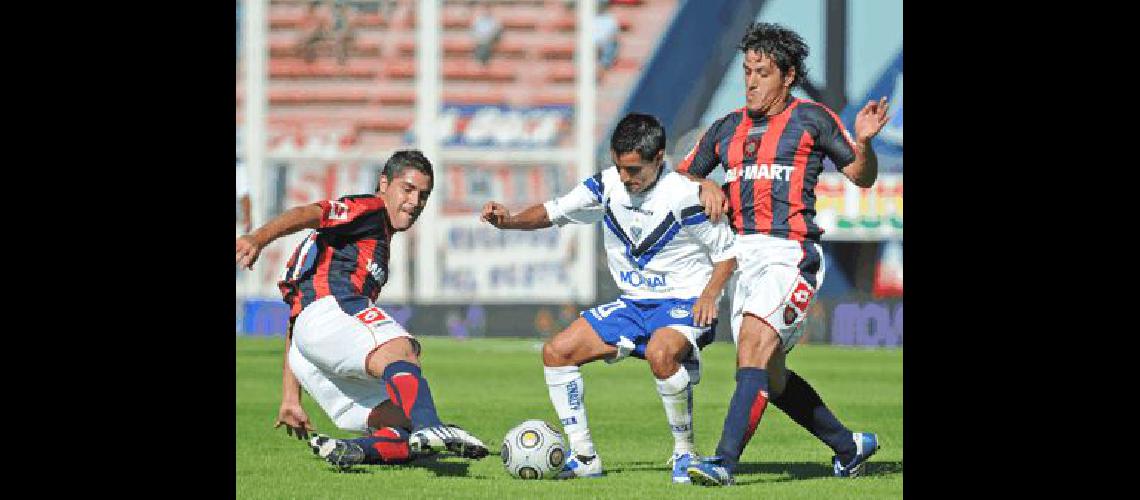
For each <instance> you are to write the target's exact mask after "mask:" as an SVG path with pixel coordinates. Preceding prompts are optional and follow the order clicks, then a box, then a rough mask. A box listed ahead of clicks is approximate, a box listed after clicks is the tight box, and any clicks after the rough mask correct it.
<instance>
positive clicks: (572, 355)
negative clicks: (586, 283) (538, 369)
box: [542, 318, 617, 366]
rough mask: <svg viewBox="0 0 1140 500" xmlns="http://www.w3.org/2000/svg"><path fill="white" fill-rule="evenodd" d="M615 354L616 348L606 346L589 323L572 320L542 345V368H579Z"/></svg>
mask: <svg viewBox="0 0 1140 500" xmlns="http://www.w3.org/2000/svg"><path fill="white" fill-rule="evenodd" d="M614 354H617V348H616V347H614V346H612V345H608V344H606V343H605V342H604V341H602V338H601V337H599V336H598V334H597V332H595V331H594V328H593V327H592V326H590V323H589V322H588V321H586V320H585V319H583V318H578V319H576V320H574V322H573V323H571V324H570V326H568V327H566V329H565V330H562V331H561V332H558V333H557V334H555V335H554V336H553V337H551V338H550V339H548V340H547V341H546V342H545V343H544V344H543V345H542V364H543V366H571V365H573V366H581V365H584V364H586V363H589V362H591V361H597V360H599V359H605V358H607V357H609V356H613V355H614Z"/></svg>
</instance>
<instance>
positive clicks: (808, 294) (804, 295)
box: [788, 277, 815, 314]
mask: <svg viewBox="0 0 1140 500" xmlns="http://www.w3.org/2000/svg"><path fill="white" fill-rule="evenodd" d="M814 294H815V292H814V291H812V289H811V285H808V284H807V282H806V281H804V279H803V278H802V277H801V278H799V280H798V281H796V288H795V290H792V293H791V295H789V296H788V300H789V301H790V302H791V303H792V305H794V306H796V309H799V311H800V314H803V313H806V312H807V307H808V304H810V303H811V298H812V295H814Z"/></svg>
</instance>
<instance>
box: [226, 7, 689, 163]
mask: <svg viewBox="0 0 1140 500" xmlns="http://www.w3.org/2000/svg"><path fill="white" fill-rule="evenodd" d="M360 3H362V2H350V5H357V4H360ZM677 3H678V2H677V0H625V1H617V0H614V1H612V2H611V5H612V7H611V11H612V12H613V13H614V15H615V16H617V18H618V20H619V24H620V26H621V30H622V32H621V35H620V37H621V38H620V41H621V49H620V51H619V55H618V59H617V61H616V62H615V64H614V66H613V67H612V68H610V70H609V71H601V70H600V69H599V80H598V83H599V87H598V113H599V114H598V120H597V128H596V129H597V130H598V131H599V133H600V132H601V131H602V129H603V128H604V127H605V125H606V124H608V123H609V122H610V121H611V120H612V119H613V114H614V113H616V112H617V110H618V108H620V106H621V104H622V103H623V101H624V99H625V96H626V94H627V93H628V92H629V90H630V87H631V86H632V85H633V83H634V82H635V80H636V78H637V76H638V73H639V72H640V71H641V69H642V68H643V67H644V65H645V63H646V62H647V60H648V58H649V57H650V56H651V55H652V51H653V48H654V46H655V44H656V41H657V39H658V38H659V37H660V35H661V32H662V31H663V30H664V28H665V26H666V25H667V23H668V20H669V18H670V16H671V15H672V13H673V11H674V10H675V9H676V7H677ZM414 4H415V2H400V4H399V6H398V7H397V8H396V9H395V11H393V12H391V13H389V15H387V16H386V15H384V14H383V13H381V12H380V11H379V10H378V9H371V10H366V11H364V12H360V13H357V14H356V15H355V16H354V18H353V20H352V23H353V26H354V27H355V30H354V32H355V38H354V40H353V43H352V45H351V46H350V48H349V50H348V57H347V60H346V61H345V63H344V64H343V65H341V64H338V63H337V61H336V58H335V57H334V52H333V48H334V47H333V44H332V42H331V41H326V42H322V43H321V44H319V45H318V46H317V58H316V60H314V61H312V62H306V61H305V60H304V59H303V58H302V57H301V53H300V52H299V51H298V50H297V40H298V38H299V37H300V35H301V24H302V19H303V17H304V15H305V11H306V10H307V8H308V2H305V1H298V0H272V1H271V2H270V5H269V10H268V17H269V31H268V33H267V37H268V45H269V60H268V71H269V82H268V88H267V93H268V98H269V110H268V122H269V126H270V131H269V135H270V136H273V135H275V134H278V135H280V134H304V133H310V132H311V133H323V132H327V131H330V130H336V131H340V132H343V133H346V134H357V135H358V137H353V138H352V139H351V142H353V143H355V144H358V145H361V146H372V147H378V148H385V149H387V148H391V147H396V146H399V145H400V144H402V142H403V141H404V140H405V133H406V131H407V129H408V127H409V126H411V123H412V122H413V121H414V117H415V108H414V106H415V88H414V83H415V76H416V61H415V53H416V33H415V13H414V11H413V10H414ZM489 5H490V9H491V12H492V14H493V15H494V16H495V17H496V18H497V19H498V20H499V21H500V23H501V24H502V26H503V34H502V36H501V38H500V40H499V43H498V44H497V45H496V46H495V48H494V50H493V53H492V58H491V61H490V63H489V64H487V65H482V64H479V63H478V62H477V61H475V58H474V49H475V43H474V40H473V39H472V37H471V34H470V33H469V31H470V28H471V21H472V18H473V15H472V11H471V7H470V3H469V2H467V1H465V0H444V2H443V5H442V10H441V12H440V14H441V18H442V25H443V31H442V33H441V35H442V39H441V45H442V49H441V51H442V55H443V59H442V61H441V67H440V70H441V72H442V75H443V79H444V81H443V89H442V94H443V96H442V97H443V101H444V102H445V103H456V104H507V105H515V106H537V105H573V104H574V103H575V98H576V96H575V78H576V73H577V71H576V67H575V64H574V54H575V41H576V37H575V32H574V31H573V30H574V28H575V26H576V25H577V22H576V12H574V11H573V10H572V9H567V8H566V3H565V2H564V0H491V1H490V2H489ZM643 20H645V21H643ZM635 21H637V22H635ZM236 95H237V99H238V100H239V103H238V118H239V121H240V119H241V113H242V107H241V103H240V100H241V99H242V97H243V92H242V88H241V83H240V82H239V84H238V91H237V94H236Z"/></svg>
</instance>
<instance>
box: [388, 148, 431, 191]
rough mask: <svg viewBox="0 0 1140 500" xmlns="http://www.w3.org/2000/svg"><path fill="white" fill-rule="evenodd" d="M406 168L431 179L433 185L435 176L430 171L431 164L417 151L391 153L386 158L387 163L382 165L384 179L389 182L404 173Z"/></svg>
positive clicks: (405, 150) (407, 150)
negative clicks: (417, 171)
mask: <svg viewBox="0 0 1140 500" xmlns="http://www.w3.org/2000/svg"><path fill="white" fill-rule="evenodd" d="M406 168H414V169H416V170H419V171H420V172H423V173H424V175H427V176H428V177H431V178H432V184H434V183H435V175H434V174H433V173H432V170H431V162H430V161H428V159H427V157H426V156H424V154H423V153H421V152H420V151H419V150H418V149H404V150H400V151H396V152H395V153H392V156H391V157H389V158H388V162H387V163H385V164H384V172H383V174H384V177H385V178H387V179H388V181H389V182H391V181H392V178H393V177H395V176H396V174H399V173H400V172H402V171H404V169H406Z"/></svg>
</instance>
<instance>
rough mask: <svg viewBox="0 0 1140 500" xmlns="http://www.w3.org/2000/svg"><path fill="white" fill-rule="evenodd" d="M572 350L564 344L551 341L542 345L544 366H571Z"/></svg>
mask: <svg viewBox="0 0 1140 500" xmlns="http://www.w3.org/2000/svg"><path fill="white" fill-rule="evenodd" d="M570 354H571V352H570V350H569V349H567V348H566V346H565V344H564V343H563V342H556V341H555V339H549V340H547V341H546V342H545V343H544V344H542V364H543V365H545V366H569V365H570V364H571V363H570Z"/></svg>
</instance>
